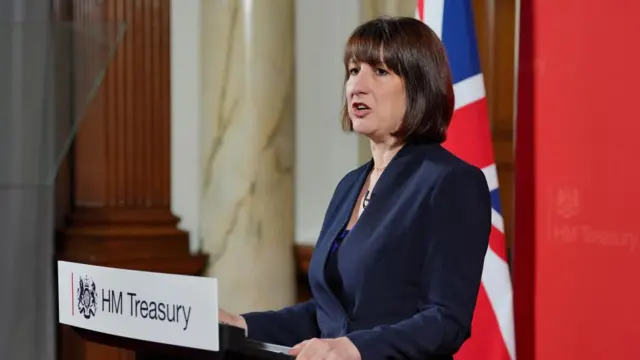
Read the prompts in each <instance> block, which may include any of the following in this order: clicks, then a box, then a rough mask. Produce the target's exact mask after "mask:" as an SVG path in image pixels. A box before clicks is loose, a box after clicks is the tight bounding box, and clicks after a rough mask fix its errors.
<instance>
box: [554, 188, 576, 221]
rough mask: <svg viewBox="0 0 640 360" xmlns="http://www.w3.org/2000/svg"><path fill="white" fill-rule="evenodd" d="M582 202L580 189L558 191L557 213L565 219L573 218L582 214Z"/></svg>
mask: <svg viewBox="0 0 640 360" xmlns="http://www.w3.org/2000/svg"><path fill="white" fill-rule="evenodd" d="M580 209H581V201H580V191H579V190H578V189H558V190H557V196H556V213H557V214H558V215H559V216H561V217H563V218H565V219H569V218H572V217H574V216H576V215H578V214H579V213H580Z"/></svg>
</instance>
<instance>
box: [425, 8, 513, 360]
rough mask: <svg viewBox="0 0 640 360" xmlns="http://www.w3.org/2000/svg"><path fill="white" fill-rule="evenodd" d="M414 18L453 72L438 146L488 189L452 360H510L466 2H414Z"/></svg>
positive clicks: (496, 208)
mask: <svg viewBox="0 0 640 360" xmlns="http://www.w3.org/2000/svg"><path fill="white" fill-rule="evenodd" d="M416 17H417V18H418V19H420V20H421V21H422V22H424V23H426V24H427V25H429V27H430V28H431V29H432V30H433V31H434V32H435V33H436V34H437V35H438V37H440V39H441V40H442V42H443V43H444V47H445V49H446V51H447V56H448V58H449V62H450V66H451V71H452V73H453V83H454V85H453V89H454V93H455V99H456V103H455V111H454V115H453V120H452V122H451V126H450V128H449V130H448V133H447V141H446V142H445V143H444V146H445V147H446V148H447V149H449V150H450V151H451V152H453V153H454V154H456V155H457V156H459V157H460V158H462V159H463V160H465V161H467V162H469V163H471V164H473V165H475V166H477V167H479V168H481V169H482V171H483V172H484V175H485V178H486V179H487V183H488V185H489V190H490V191H491V203H492V211H491V223H492V225H493V228H492V231H491V235H490V238H489V249H488V251H487V254H486V255H485V259H484V271H483V273H482V285H481V287H480V292H479V295H478V301H477V305H476V311H475V313H474V316H473V323H472V330H471V332H472V337H471V338H470V339H469V340H468V341H467V342H466V343H465V344H464V345H463V346H462V348H461V349H460V351H459V352H458V353H457V354H456V355H455V358H456V360H467V359H468V360H515V358H516V354H515V333H514V325H513V291H512V287H511V276H510V273H509V265H508V263H507V251H506V243H505V236H504V224H503V219H502V214H501V211H500V196H499V193H498V174H497V171H496V165H495V160H494V155H493V147H492V143H491V129H490V126H489V112H488V108H487V100H486V98H485V88H484V80H483V77H482V70H481V69H480V59H479V56H478V46H477V42H476V34H475V26H474V20H473V9H472V7H471V1H470V0H446V1H445V0H417V6H416Z"/></svg>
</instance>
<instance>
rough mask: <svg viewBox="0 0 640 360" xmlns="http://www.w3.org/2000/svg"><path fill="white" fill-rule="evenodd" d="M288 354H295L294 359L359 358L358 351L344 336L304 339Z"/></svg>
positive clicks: (344, 359) (341, 359)
mask: <svg viewBox="0 0 640 360" xmlns="http://www.w3.org/2000/svg"><path fill="white" fill-rule="evenodd" d="M289 355H293V356H295V357H296V360H309V359H314V360H315V359H332V360H361V359H360V351H358V348H356V346H355V345H353V343H352V342H351V340H349V339H348V338H346V337H340V338H337V339H316V338H314V339H310V340H305V341H303V342H301V343H299V344H297V345H296V346H294V347H293V348H292V349H291V351H289Z"/></svg>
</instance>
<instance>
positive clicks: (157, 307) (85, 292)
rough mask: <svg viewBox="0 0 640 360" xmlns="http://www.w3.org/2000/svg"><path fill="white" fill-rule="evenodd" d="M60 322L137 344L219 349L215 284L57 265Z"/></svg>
mask: <svg viewBox="0 0 640 360" xmlns="http://www.w3.org/2000/svg"><path fill="white" fill-rule="evenodd" d="M58 304H59V305H58V307H59V322H60V323H61V324H66V325H70V326H75V327H79V328H83V329H88V330H93V331H98V332H102V333H106V334H111V335H116V336H123V337H128V338H133V339H138V340H145V341H151V342H156V343H164V344H170V345H177V346H184V347H190V348H196V349H204V350H209V351H218V349H219V348H218V347H219V344H218V284H217V281H216V279H213V278H207V277H196V276H184V275H170V274H160V273H152V272H145V271H133V270H123V269H115V268H108V267H102V266H93V265H86V264H78V263H72V262H66V261H58Z"/></svg>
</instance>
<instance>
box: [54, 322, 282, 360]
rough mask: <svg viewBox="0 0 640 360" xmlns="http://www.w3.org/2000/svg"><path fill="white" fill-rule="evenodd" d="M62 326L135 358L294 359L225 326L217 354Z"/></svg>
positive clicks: (280, 349)
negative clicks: (124, 350)
mask: <svg viewBox="0 0 640 360" xmlns="http://www.w3.org/2000/svg"><path fill="white" fill-rule="evenodd" d="M61 325H63V326H67V327H69V328H71V329H73V331H74V332H75V333H76V334H77V335H78V336H80V337H81V338H82V339H84V340H85V341H90V342H93V343H98V344H102V345H106V346H112V347H116V348H120V349H126V350H130V351H134V352H135V353H136V354H141V355H142V354H144V358H155V356H161V357H162V358H180V359H182V358H184V359H193V360H218V359H223V358H225V359H227V358H236V357H237V356H235V355H241V358H243V359H264V360H291V359H294V357H293V356H291V355H289V354H287V353H286V350H287V349H289V348H287V347H284V346H278V345H273V344H266V343H262V342H258V341H253V340H250V339H246V338H245V334H244V329H241V328H238V327H234V326H231V325H226V324H220V328H219V346H218V349H219V350H218V351H210V350H204V349H196V348H190V347H184V346H178V345H171V344H165V343H158V342H153V341H147V340H139V339H134V338H129V337H125V336H118V335H113V334H107V333H103V332H99V331H94V330H89V329H84V328H81V327H77V326H72V325H66V324H61ZM272 347H273V348H276V349H277V351H272V350H270V348H272ZM242 356H244V357H242Z"/></svg>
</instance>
